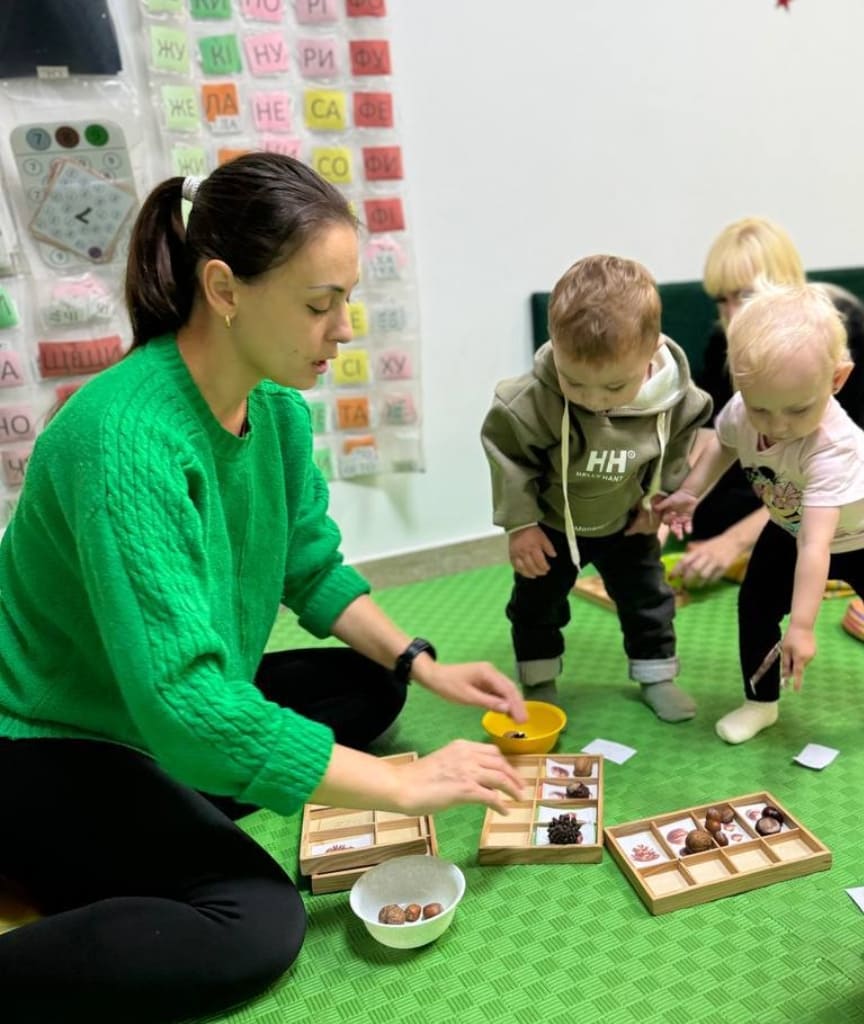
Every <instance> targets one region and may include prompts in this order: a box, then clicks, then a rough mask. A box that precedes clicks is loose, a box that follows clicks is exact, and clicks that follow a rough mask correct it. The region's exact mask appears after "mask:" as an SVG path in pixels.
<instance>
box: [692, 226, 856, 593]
mask: <svg viewBox="0 0 864 1024" xmlns="http://www.w3.org/2000/svg"><path fill="white" fill-rule="evenodd" d="M760 279H761V280H764V281H766V282H770V283H771V284H785V285H802V284H804V282H805V273H804V265H803V263H802V261H801V257H800V256H799V254H798V250H797V249H796V248H795V246H794V244H793V242H792V239H791V238H790V237H789V235H788V234H787V233H786V232H785V231H784V230H783V228H781V227H780V226H779V225H778V224H775V223H774V222H772V221H770V220H768V219H767V218H765V217H745V218H743V219H742V220H737V221H735V222H734V223H732V224H729V225H727V227H725V228H724V229H723V230H722V231H721V232H720V234H719V235H718V236H717V238H716V239H715V240H714V242H713V244H712V246H711V248H710V249H709V250H708V256H707V258H706V260H705V270H704V274H703V285H704V287H705V291H706V292H707V293H708V294H709V295H710V296H711V297H712V298H713V299H714V301H715V302H716V303H717V314H718V323H717V325H716V327H715V329H714V331H713V332H712V334H711V336H710V338H709V339H708V344H707V347H706V350H705V361H704V364H703V368H702V371H701V373H699V374H697V376H696V381H697V383H698V385H699V386H700V387H701V388H702V389H703V390H704V391H707V392H708V393H709V394H710V395H711V397H712V399H713V401H714V416H715V417H716V415H717V414H718V413H719V412H720V410H721V409H722V408H723V407H724V406H725V405H726V403H727V402H728V401H729V399H730V398H731V397H732V392H733V387H732V382H731V379H730V377H729V370H728V367H727V362H726V359H727V341H726V334H727V331H728V328H729V322H730V321H731V319H732V317H733V316H734V315H735V313H736V312H737V311H738V309H739V308H740V306H741V304H742V303H743V302H744V301H745V300H746V299H747V298H748V297H749V295H750V293H751V292H752V290H753V287H754V284H755V283H756V281H757V280H760ZM822 287H823V288H825V290H826V291H827V292H828V294H829V296H830V298H831V300H832V302H833V303H834V305H835V307H836V308H837V310H838V312H840V314H841V316H842V317H843V319H844V321H845V326H846V331H847V336H848V345H849V350H850V353H851V355H852V359H853V361H854V362H855V364H856V365H855V367H854V368H853V370H852V373H851V374H850V376H849V379H848V381H847V382H846V384H845V385H844V387H843V389H842V390H841V391H840V393H839V394H838V395H837V399H838V401H839V402H840V404H841V405H842V406H843V408H844V409H845V410H846V412H847V413H848V414H849V416H851V418H852V419H853V420H854V421H855V423H857V424H858V425H859V426H864V373H862V370H861V367H860V366H859V365H858V364H859V362H860V361H861V360H860V359H859V355H860V353H861V352H862V350H864V306H862V305H861V303H860V302H859V301H858V299H857V298H856V297H855V296H854V295H852V294H851V292H847V291H846V290H845V289H843V288H838V287H836V286H835V285H828V284H826V285H823V286H822ZM713 427H714V422H713V419H712V420H711V422H709V423H708V424H706V426H705V427H704V428H703V429H702V430H700V432H699V436H698V437H697V440H696V445H695V446H694V450H693V454H692V459H693V461H694V462H695V460H696V458H697V457H698V455H699V452H700V451H701V450H702V447H703V446H704V444H705V443H706V442H707V441H708V440H710V439H711V438H712V437H713V433H714V429H713ZM767 521H768V512H767V510H766V509H765V507H764V506H763V505H762V503H761V501H760V500H759V498H758V497H757V496H756V494H755V493H754V492H753V488H752V487H751V485H750V483H749V482H748V480H747V478H746V477H745V475H744V473H743V471H742V469H741V467H740V465H738V463H735V464H734V465H732V466H731V468H730V469H729V470H728V471H727V472H726V473H725V474H724V475H723V477H722V478H721V479H720V480H719V481H718V483H717V484H716V486H715V487H714V489H713V490H712V491H711V493H710V494H709V495H708V496H707V497H706V498H705V500H704V501H703V502H702V503H701V504H700V505H699V506H698V508H697V509H696V512H695V515H694V516H693V533H692V536H691V542H690V544H689V546H688V550H687V553H686V554H685V555H684V557H683V558H682V559H681V561H680V562H679V563H678V565H677V566H676V568H675V574H676V575H679V576H680V577H681V578H682V579H683V580H684V582H685V583H687V584H689V585H699V584H704V583H711V582H713V581H715V580H718V579H720V577H722V576H723V575H724V574H725V573H727V572H728V571H729V570H730V568H731V567H732V566H734V565H735V563H736V562H738V561H739V560H740V559H742V558H746V556H748V555H749V553H750V551H751V550H752V549H753V545H754V544H755V543H756V541H757V539H758V537H759V534H760V533H761V532H762V528H763V527H764V526H765V523H766V522H767Z"/></svg>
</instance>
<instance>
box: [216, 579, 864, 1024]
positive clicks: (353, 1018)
mask: <svg viewBox="0 0 864 1024" xmlns="http://www.w3.org/2000/svg"><path fill="white" fill-rule="evenodd" d="M509 589H510V572H509V570H508V568H507V567H505V566H500V567H498V566H496V567H492V568H488V569H480V570H477V571H473V572H468V573H463V574H459V575H456V576H450V577H445V578H440V579H433V580H429V581H426V582H423V583H417V584H411V585H408V586H403V587H395V588H392V589H390V590H386V591H381V592H380V593H379V594H378V595H377V598H378V601H379V603H380V604H381V606H382V607H383V608H384V609H385V610H386V611H387V612H388V613H389V614H390V615H391V616H392V617H393V618H394V619H395V620H396V621H397V622H398V623H399V624H400V626H402V628H403V629H405V631H406V632H408V633H409V634H411V635H417V634H419V635H421V636H427V637H429V638H430V639H431V640H433V642H434V643H435V644H436V645H437V647H438V653H439V657H440V658H441V659H442V660H447V661H468V660H488V661H491V662H493V663H494V664H495V665H496V666H497V667H498V668H500V669H501V670H502V671H505V672H510V671H511V670H512V654H511V650H510V639H509V625H508V623H507V621H506V619H505V617H504V605H505V603H506V601H507V597H508V594H509ZM736 596H737V587H735V586H734V585H731V584H721V585H719V586H718V587H716V588H714V589H713V590H712V591H711V592H710V593H705V594H703V595H700V596H698V597H697V598H696V599H695V600H694V601H693V602H692V603H691V604H689V605H688V606H687V607H685V608H683V609H681V610H680V611H679V613H678V618H677V631H678V646H679V655H680V658H681V663H682V671H681V677H680V682H681V684H682V686H683V687H684V688H686V689H687V690H688V691H690V692H691V693H692V694H693V695H694V696H695V697H696V699H697V700H698V702H699V713H698V715H697V717H696V718H695V719H694V720H693V721H691V722H685V723H681V724H677V725H669V724H666V723H663V722H660V721H658V720H657V719H656V718H655V717H654V716H653V715H652V713H651V712H650V711H649V710H648V709H647V708H646V707H645V706H644V705H643V704H642V703H641V702H640V701H639V699H638V687H637V686H636V684H635V683H632V682H630V681H629V680H628V679H627V663H626V657H625V655H624V652H623V649H622V645H621V640H620V633H619V629H618V622H617V619H616V617H615V616H614V614H613V613H611V612H609V611H607V610H605V609H603V608H600V607H598V606H596V605H594V604H592V603H591V602H589V601H585V600H581V599H578V598H573V599H572V601H571V606H572V611H573V618H572V621H571V623H570V625H569V626H568V628H567V645H568V646H567V654H566V656H565V671H564V675H563V677H562V680H561V682H560V684H559V685H560V693H561V699H562V705H563V707H564V709H565V710H566V712H567V714H568V718H569V724H568V727H567V730H566V732H565V733H564V734H563V735H562V737H561V740H560V742H559V746H558V748H557V749H558V751H559V752H577V751H579V750H580V749H581V748H582V746H583V745H584V744H586V743H588V742H590V741H591V740H593V739H595V738H597V737H603V738H605V739H611V740H616V741H618V742H621V743H625V744H627V745H629V746H631V747H635V748H636V750H637V751H638V752H637V754H636V755H635V756H634V757H632V758H631V759H630V760H629V761H627V762H626V763H625V764H623V765H615V764H612V763H607V765H606V768H605V795H604V819H605V824H607V825H611V824H615V823H617V822H624V821H630V820H633V819H636V818H642V817H647V816H649V815H652V814H659V813H663V812H665V811H672V810H676V809H678V808H682V807H687V806H695V805H697V804H701V803H706V802H711V801H714V800H718V799H721V798H726V797H732V796H736V795H738V794H744V793H752V792H756V791H758V790H763V789H764V790H768V791H770V792H772V793H773V794H774V795H775V796H776V797H777V799H778V800H780V801H781V803H783V804H784V805H785V806H786V807H787V808H788V809H789V810H790V811H791V812H792V813H793V814H794V815H795V816H796V817H797V818H798V819H799V820H800V821H801V822H802V824H804V825H805V826H806V827H807V828H809V829H810V830H811V831H812V832H813V833H814V834H815V835H816V836H817V837H818V838H819V839H820V840H821V841H822V842H823V843H824V844H825V845H827V846H828V847H829V848H830V849H831V851H832V854H833V865H832V868H831V870H830V871H823V872H820V873H817V874H812V875H809V876H806V877H803V878H797V879H792V880H790V881H786V882H781V883H777V884H774V885H770V886H767V887H765V888H762V889H758V890H755V891H753V892H749V893H743V894H741V895H737V896H732V897H728V898H726V899H721V900H717V901H715V902H713V903H707V904H704V905H702V906H697V907H692V908H688V909H684V910H679V911H675V912H673V913H669V914H665V915H662V916H659V917H653V916H652V915H651V914H650V913H649V912H648V911H647V909H646V908H645V907H644V906H643V904H642V903H641V902H640V900H639V899H638V897H637V896H636V893H635V892H634V890H633V889H632V888H631V887H630V885H629V883H628V882H627V880H626V878H625V877H624V875H623V874H622V873H621V872H620V870H619V869H618V867H617V866H616V864H615V863H614V861H613V860H612V858H611V856H610V854H609V852H608V851H604V856H603V861H602V863H600V864H584V865H580V864H576V865H548V866H545V865H544V866H541V865H536V866H535V865H529V866H509V867H491V866H490V867H480V866H478V865H477V863H476V853H477V843H478V839H479V836H480V830H481V826H482V822H483V815H484V809H483V808H482V807H479V806H465V807H459V808H453V809H451V810H448V811H446V812H443V813H438V814H436V815H435V824H436V830H437V834H438V843H439V847H440V855H441V856H442V857H445V858H447V859H449V860H452V861H454V862H455V863H456V864H458V865H459V867H460V868H461V869H462V870H463V872H464V873H465V876H466V879H467V889H466V894H465V897H464V899H463V901H462V903H461V904H460V906H459V908H458V910H457V913H456V917H455V920H454V922H453V924H452V926H451V927H450V929H449V930H448V931H447V932H446V933H445V934H444V936H442V938H441V939H439V940H438V941H437V942H436V943H434V944H432V945H430V946H427V947H424V948H421V949H418V950H409V951H397V950H390V949H387V948H385V947H383V946H381V945H379V944H377V943H376V942H375V941H374V940H373V939H372V938H371V936H369V935H368V934H367V933H366V931H365V929H364V927H363V925H362V923H361V922H360V921H359V920H357V919H356V918H355V917H354V916H353V914H352V913H351V910H350V908H349V906H348V893H347V892H343V893H335V894H327V895H317V896H313V895H312V894H311V893H310V891H309V887H308V882H307V881H306V880H304V879H298V872H297V856H298V846H299V833H300V817H299V815H298V816H296V817H294V818H290V819H284V818H279V817H277V816H276V815H274V814H271V813H269V812H266V811H260V812H258V813H256V814H254V815H251V816H250V817H248V818H246V819H245V820H244V821H243V822H242V823H241V824H242V826H243V827H244V828H246V829H247V831H248V832H249V833H250V834H251V835H252V836H254V837H255V838H256V839H257V840H258V841H259V842H260V843H261V844H262V845H263V846H265V847H266V848H267V849H268V850H269V851H270V852H271V853H272V854H273V855H274V856H275V857H276V858H277V859H278V860H279V861H280V862H281V863H282V864H283V865H284V866H285V868H286V869H287V870H288V872H289V873H290V874H291V876H292V877H293V878H294V879H295V880H298V881H299V884H300V886H301V891H302V892H303V895H304V899H305V901H306V907H307V910H308V914H309V928H308V933H307V939H306V942H305V945H304V947H303V949H302V951H301V953H300V956H299V958H298V960H297V961H296V963H295V964H294V966H293V967H292V968H291V969H290V970H289V971H288V972H287V973H286V974H285V976H284V977H283V978H282V979H281V980H280V981H279V982H278V983H277V984H276V985H275V986H273V987H272V988H271V989H270V990H269V991H268V992H266V993H265V994H263V995H262V996H260V997H259V998H258V999H257V1000H255V1001H254V1002H252V1003H249V1004H248V1005H246V1006H245V1007H244V1008H242V1009H241V1010H239V1011H237V1012H235V1013H233V1014H230V1015H228V1016H224V1017H219V1018H211V1019H210V1020H211V1021H215V1020H219V1021H220V1022H225V1024H228V1022H230V1024H288V1022H301V1021H302V1022H310V1024H331V1022H332V1024H336V1022H339V1024H350V1022H358V1024H360V1022H363V1024H366V1022H368V1024H389V1022H394V1024H395V1022H398V1024H429V1022H445V1021H459V1022H460V1024H481V1022H488V1021H492V1022H502V1024H507V1022H513V1024H535V1022H541V1021H542V1022H544V1024H573V1022H574V1021H579V1022H581V1021H590V1022H592V1024H595V1022H597V1024H646V1022H664V1024H667V1022H668V1024H694V1022H696V1024H729V1022H740V1024H751V1022H756V1021H758V1022H760V1024H781V1022H787V1021H788V1022H795V1024H817V1022H818V1024H822V1022H824V1024H844V1022H862V1021H864V959H862V953H864V917H862V914H861V911H860V910H858V908H857V907H856V905H855V904H854V903H853V902H852V900H851V899H850V898H849V896H848V895H847V894H846V892H845V889H846V888H849V887H852V886H859V885H864V857H862V856H861V852H860V851H861V849H862V840H861V836H862V830H864V796H862V779H864V745H862V743H861V728H862V705H864V700H862V696H864V694H862V690H864V673H862V668H864V648H862V645H861V643H860V641H857V640H855V639H853V638H851V637H849V636H847V635H846V634H845V633H844V632H843V631H842V629H841V627H840V620H841V618H842V616H843V612H844V611H845V608H846V605H847V603H848V602H847V601H846V600H826V601H824V602H823V606H822V610H821V614H820V618H819V622H818V631H817V640H818V644H819V651H818V655H817V659H816V661H815V662H814V663H813V664H812V666H811V667H810V669H809V671H808V674H807V679H806V683H805V686H804V689H803V690H802V692H801V693H797V694H796V693H785V694H784V696H783V699H782V701H781V713H780V721H779V723H778V724H777V725H776V726H774V727H773V728H772V729H769V730H768V731H766V732H765V733H763V734H761V735H760V736H759V737H757V738H756V739H754V740H752V741H751V742H749V743H746V744H743V745H741V746H736V747H731V746H728V745H726V744H724V743H723V742H722V741H721V740H719V739H718V738H717V736H716V735H715V733H714V722H715V721H716V719H717V718H718V717H720V716H721V715H723V714H725V713H726V711H728V710H729V709H731V708H732V707H734V706H737V704H738V703H739V702H740V698H741V686H740V682H739V675H738V667H737V649H736V646H737V645H736V627H735V602H736ZM315 643H316V642H315V641H313V640H310V638H309V637H308V635H307V634H305V633H303V632H302V631H301V630H300V629H299V628H298V627H297V626H296V623H295V622H294V621H293V618H292V617H291V616H290V615H287V614H286V615H282V616H280V618H279V620H278V621H277V623H276V625H275V627H274V630H273V635H272V637H271V642H270V647H271V649H277V648H280V647H291V646H306V647H308V646H315ZM480 717H481V712H480V711H479V709H475V708H464V707H458V706H455V705H451V704H447V703H445V702H444V701H442V700H441V699H440V698H437V697H434V696H433V695H431V694H430V693H428V692H426V691H424V690H423V689H422V688H421V687H419V686H417V685H413V686H412V687H411V688H410V691H409V699H408V704H407V707H406V710H405V712H404V713H403V715H402V717H401V719H400V726H399V729H398V732H397V734H396V736H395V738H393V739H392V740H391V745H390V747H389V748H388V749H386V750H382V751H381V752H382V753H387V752H396V751H399V750H417V751H418V752H419V753H421V754H423V753H428V752H429V751H431V750H433V749H435V748H437V747H439V746H441V745H443V744H444V743H446V742H448V741H449V740H451V739H454V738H456V737H466V738H469V739H477V740H482V739H484V738H485V737H484V734H483V731H482V728H481V726H480ZM809 742H813V743H821V744H824V745H826V746H830V747H836V748H837V749H839V751H840V756H839V757H838V758H837V759H836V760H835V761H834V762H833V764H831V765H830V766H829V767H828V768H826V769H825V770H824V771H821V772H816V771H811V770H809V769H806V768H803V767H801V766H799V765H796V764H794V763H793V760H792V759H793V757H794V756H795V755H796V754H797V753H799V751H800V750H801V749H802V747H804V745H805V744H807V743H809Z"/></svg>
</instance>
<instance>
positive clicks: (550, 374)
mask: <svg viewBox="0 0 864 1024" xmlns="http://www.w3.org/2000/svg"><path fill="white" fill-rule="evenodd" d="M534 374H535V375H536V377H537V379H538V380H540V381H542V382H543V384H544V385H545V386H546V387H548V388H551V389H552V390H553V391H555V392H557V394H559V395H561V398H562V400H563V398H564V396H563V394H562V393H561V385H560V383H559V381H558V371H557V370H556V368H555V357H554V356H553V354H552V343H551V342H550V341H547V342H546V344H545V345H543V346H542V347H541V348H540V349H538V350H537V354H536V355H535V356H534ZM690 385H691V376H690V365H689V363H688V362H687V356H686V355H685V354H684V352H683V351H682V350H681V348H679V346H678V345H676V344H675V342H674V341H672V339H671V338H667V337H666V335H665V334H661V335H660V344H659V346H658V347H657V351H656V352H655V353H654V358H653V359H652V360H651V373H650V375H649V376H648V377H647V378H646V379H645V381H643V383H642V387H641V388H640V389H639V392H638V394H637V395H636V397H635V398H634V399H633V401H632V402H630V403H629V404H628V405H622V406H619V407H618V408H617V409H610V410H607V411H605V412H591V411H590V410H588V409H581V408H580V407H579V406H578V405H574V404H573V403H572V402H571V403H570V408H571V409H572V410H574V413H577V414H581V415H584V416H599V417H609V418H614V417H616V416H656V415H657V413H659V412H664V411H667V410H669V409H672V408H674V406H676V405H677V404H678V402H680V401H681V399H682V398H683V397H684V395H685V393H686V392H687V389H688V388H689V387H690Z"/></svg>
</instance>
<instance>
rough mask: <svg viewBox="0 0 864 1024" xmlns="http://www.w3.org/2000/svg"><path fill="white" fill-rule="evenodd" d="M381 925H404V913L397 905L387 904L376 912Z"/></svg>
mask: <svg viewBox="0 0 864 1024" xmlns="http://www.w3.org/2000/svg"><path fill="white" fill-rule="evenodd" d="M378 920H379V922H380V923H381V924H405V911H404V910H403V909H402V908H401V907H400V906H399V904H398V903H388V904H387V905H386V906H384V907H382V908H381V909H380V910H379V911H378Z"/></svg>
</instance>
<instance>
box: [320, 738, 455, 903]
mask: <svg viewBox="0 0 864 1024" xmlns="http://www.w3.org/2000/svg"><path fill="white" fill-rule="evenodd" d="M383 760H387V761H395V762H397V763H404V762H408V761H416V760H417V754H416V752H414V751H410V752H407V753H404V754H392V755H390V756H389V757H387V758H384V759H383ZM409 853H425V854H431V855H432V856H435V855H437V853H438V843H437V839H436V836H435V823H434V821H433V819H432V816H431V815H429V814H423V815H416V816H412V815H404V814H397V813H394V812H392V811H375V810H372V811H359V810H353V809H351V808H345V807H330V806H327V805H325V804H311V803H310V804H306V805H305V806H304V808H303V821H302V825H301V830H300V871H301V873H302V874H304V875H309V876H310V883H311V886H312V892H313V893H322V892H340V891H342V890H344V889H350V888H351V886H352V885H353V884H354V882H355V881H356V880H357V878H359V877H360V875H362V874H363V872H364V871H366V870H368V869H369V868H370V867H372V866H373V865H375V864H380V863H382V862H383V861H385V860H390V859H391V858H393V857H402V856H404V855H405V854H409Z"/></svg>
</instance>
